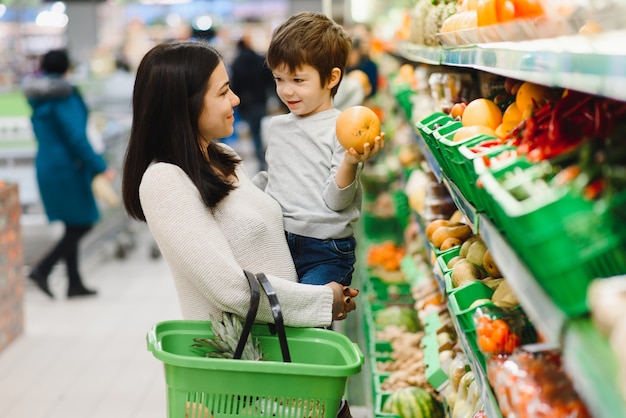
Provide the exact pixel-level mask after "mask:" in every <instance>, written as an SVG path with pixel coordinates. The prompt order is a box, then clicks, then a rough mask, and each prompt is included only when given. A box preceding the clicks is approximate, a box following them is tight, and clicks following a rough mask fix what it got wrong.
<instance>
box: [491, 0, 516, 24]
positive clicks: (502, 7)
mask: <svg viewBox="0 0 626 418" xmlns="http://www.w3.org/2000/svg"><path fill="white" fill-rule="evenodd" d="M496 15H497V17H498V22H499V23H504V22H510V21H511V20H513V19H515V4H514V1H512V0H496Z"/></svg>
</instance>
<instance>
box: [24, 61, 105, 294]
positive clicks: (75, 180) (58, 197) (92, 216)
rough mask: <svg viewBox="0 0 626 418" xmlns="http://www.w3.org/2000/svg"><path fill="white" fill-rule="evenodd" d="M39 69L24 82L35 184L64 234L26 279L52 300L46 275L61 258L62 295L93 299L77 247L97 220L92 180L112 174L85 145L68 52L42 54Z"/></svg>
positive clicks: (83, 111) (83, 116) (82, 111)
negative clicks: (34, 143)
mask: <svg viewBox="0 0 626 418" xmlns="http://www.w3.org/2000/svg"><path fill="white" fill-rule="evenodd" d="M40 67H41V74H39V75H37V76H36V77H29V78H26V79H25V80H24V82H23V90H24V94H25V95H26V98H27V100H28V103H29V104H30V106H31V108H32V116H31V122H32V125H33V131H34V133H35V137H36V138H37V142H38V150H37V156H36V158H35V169H36V172H37V184H38V186H39V193H40V195H41V200H42V202H43V206H44V209H45V211H46V215H47V217H48V220H49V221H51V222H52V221H61V222H63V224H64V225H65V232H64V234H63V236H62V237H61V239H60V240H59V242H58V243H57V244H56V245H55V246H54V247H53V248H52V249H51V250H50V252H49V253H48V254H46V255H45V256H44V257H43V259H42V260H40V261H39V262H38V263H37V265H36V266H35V267H34V268H33V269H32V271H31V272H30V274H29V277H30V278H31V279H32V280H33V281H34V282H35V283H36V284H37V286H38V287H39V288H40V289H41V290H42V291H43V292H44V293H45V294H46V295H48V296H49V297H51V298H53V297H54V295H53V293H52V292H51V290H50V287H49V286H48V276H49V275H50V273H51V272H52V269H53V268H54V266H55V264H56V263H57V262H58V261H60V260H64V261H65V264H66V267H67V275H68V278H69V286H68V289H67V296H68V297H76V296H90V295H95V294H96V291H95V290H92V289H88V288H87V287H85V286H84V284H83V281H82V278H81V275H80V273H79V269H78V262H79V246H80V240H81V239H82V238H83V237H84V236H85V235H86V234H87V232H89V230H90V229H91V228H92V226H93V225H94V224H95V223H96V221H98V219H99V216H100V214H99V211H98V206H97V205H96V200H95V198H94V195H93V192H92V189H91V182H92V180H93V178H94V176H95V175H96V174H99V173H105V176H106V177H107V178H108V179H109V180H111V179H112V178H113V176H114V172H113V171H112V170H110V169H107V165H106V163H105V161H104V160H103V159H102V157H101V156H100V155H98V154H97V153H96V152H95V151H94V149H93V148H92V147H91V145H90V143H89V139H88V137H87V119H88V116H89V111H88V109H87V106H86V105H85V102H84V101H83V98H82V96H81V95H80V93H79V92H78V90H77V89H76V87H74V86H73V85H71V84H70V83H69V82H68V81H67V80H66V79H65V75H66V73H67V71H68V69H69V58H68V55H67V52H66V51H64V50H52V51H49V52H47V53H46V54H44V55H43V57H42V59H41V65H40Z"/></svg>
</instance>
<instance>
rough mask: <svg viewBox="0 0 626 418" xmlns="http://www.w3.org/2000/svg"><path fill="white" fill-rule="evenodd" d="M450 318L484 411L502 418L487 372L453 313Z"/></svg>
mask: <svg viewBox="0 0 626 418" xmlns="http://www.w3.org/2000/svg"><path fill="white" fill-rule="evenodd" d="M448 310H449V311H450V312H452V307H450V306H449V305H448ZM450 317H451V318H452V323H453V324H454V329H455V331H456V334H457V336H458V338H459V341H460V342H461V347H463V351H464V352H465V354H466V355H467V359H468V360H469V365H470V368H471V369H472V372H474V378H475V380H476V382H477V384H478V387H479V389H480V396H481V400H482V401H483V404H484V408H485V412H486V413H487V416H488V417H489V418H502V412H501V411H500V407H499V406H498V402H497V401H496V398H495V396H494V394H493V390H492V389H491V386H490V385H489V380H488V379H487V373H486V371H485V370H484V369H483V367H482V365H481V363H480V361H479V360H478V358H477V357H476V353H475V352H474V350H472V347H471V345H470V343H469V341H468V340H467V334H465V332H464V331H463V329H462V328H461V325H460V324H459V321H458V319H457V318H456V316H455V315H450Z"/></svg>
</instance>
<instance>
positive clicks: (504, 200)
mask: <svg viewBox="0 0 626 418" xmlns="http://www.w3.org/2000/svg"><path fill="white" fill-rule="evenodd" d="M539 168H540V167H539V166H538V165H532V164H531V163H529V162H527V161H523V160H518V161H516V162H515V163H513V164H510V165H509V166H507V167H506V168H503V169H500V170H493V171H485V173H484V174H481V181H482V183H483V186H484V188H485V190H486V191H487V192H488V193H489V194H490V195H491V197H492V198H493V201H494V203H495V204H496V205H497V206H498V207H499V208H500V211H501V213H500V216H501V223H502V228H503V230H504V233H505V235H506V236H507V238H508V240H509V242H510V243H511V247H512V248H513V249H514V250H515V251H516V253H517V254H519V255H520V257H521V259H522V261H523V262H524V263H525V264H526V265H527V266H528V268H529V269H530V271H531V272H532V274H533V276H534V277H535V278H536V279H537V281H538V282H539V284H540V285H541V286H542V287H543V288H544V290H545V291H546V293H547V294H548V295H549V296H550V297H551V299H552V300H553V301H554V302H555V304H556V305H557V306H558V307H559V308H560V309H561V310H562V311H563V312H564V313H565V314H566V315H567V316H568V317H575V316H579V315H582V314H586V313H588V311H589V309H588V306H587V304H586V294H587V287H588V286H589V284H590V283H591V281H592V280H593V279H595V278H598V277H609V276H613V275H617V274H624V273H626V224H625V223H624V222H623V216H624V213H626V192H621V194H619V195H617V196H615V197H614V198H613V199H612V200H611V201H610V203H609V204H607V203H606V202H604V201H599V202H592V201H588V200H586V199H584V198H583V197H582V196H579V195H577V194H575V193H574V192H573V191H572V190H570V189H569V188H567V187H558V188H557V187H554V188H549V189H547V190H545V191H544V192H542V193H535V194H533V195H531V197H530V198H527V199H525V200H522V201H520V200H517V199H516V198H515V197H514V196H513V195H512V194H511V193H510V192H509V191H508V190H507V189H506V188H505V187H504V186H503V185H502V184H501V179H502V178H503V176H504V175H505V174H506V173H507V172H511V171H512V170H518V173H519V172H522V173H523V174H524V176H522V175H521V174H518V175H519V176H520V177H521V178H526V177H531V178H532V175H531V173H532V170H539ZM513 180H516V179H513ZM520 181H522V180H520Z"/></svg>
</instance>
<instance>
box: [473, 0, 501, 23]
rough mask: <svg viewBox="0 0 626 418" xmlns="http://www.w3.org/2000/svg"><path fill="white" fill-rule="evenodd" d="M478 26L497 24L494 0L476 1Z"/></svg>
mask: <svg viewBox="0 0 626 418" xmlns="http://www.w3.org/2000/svg"><path fill="white" fill-rule="evenodd" d="M476 11H477V12H478V26H489V25H495V24H496V23H498V14H497V11H496V0H478V4H477V7H476Z"/></svg>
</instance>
